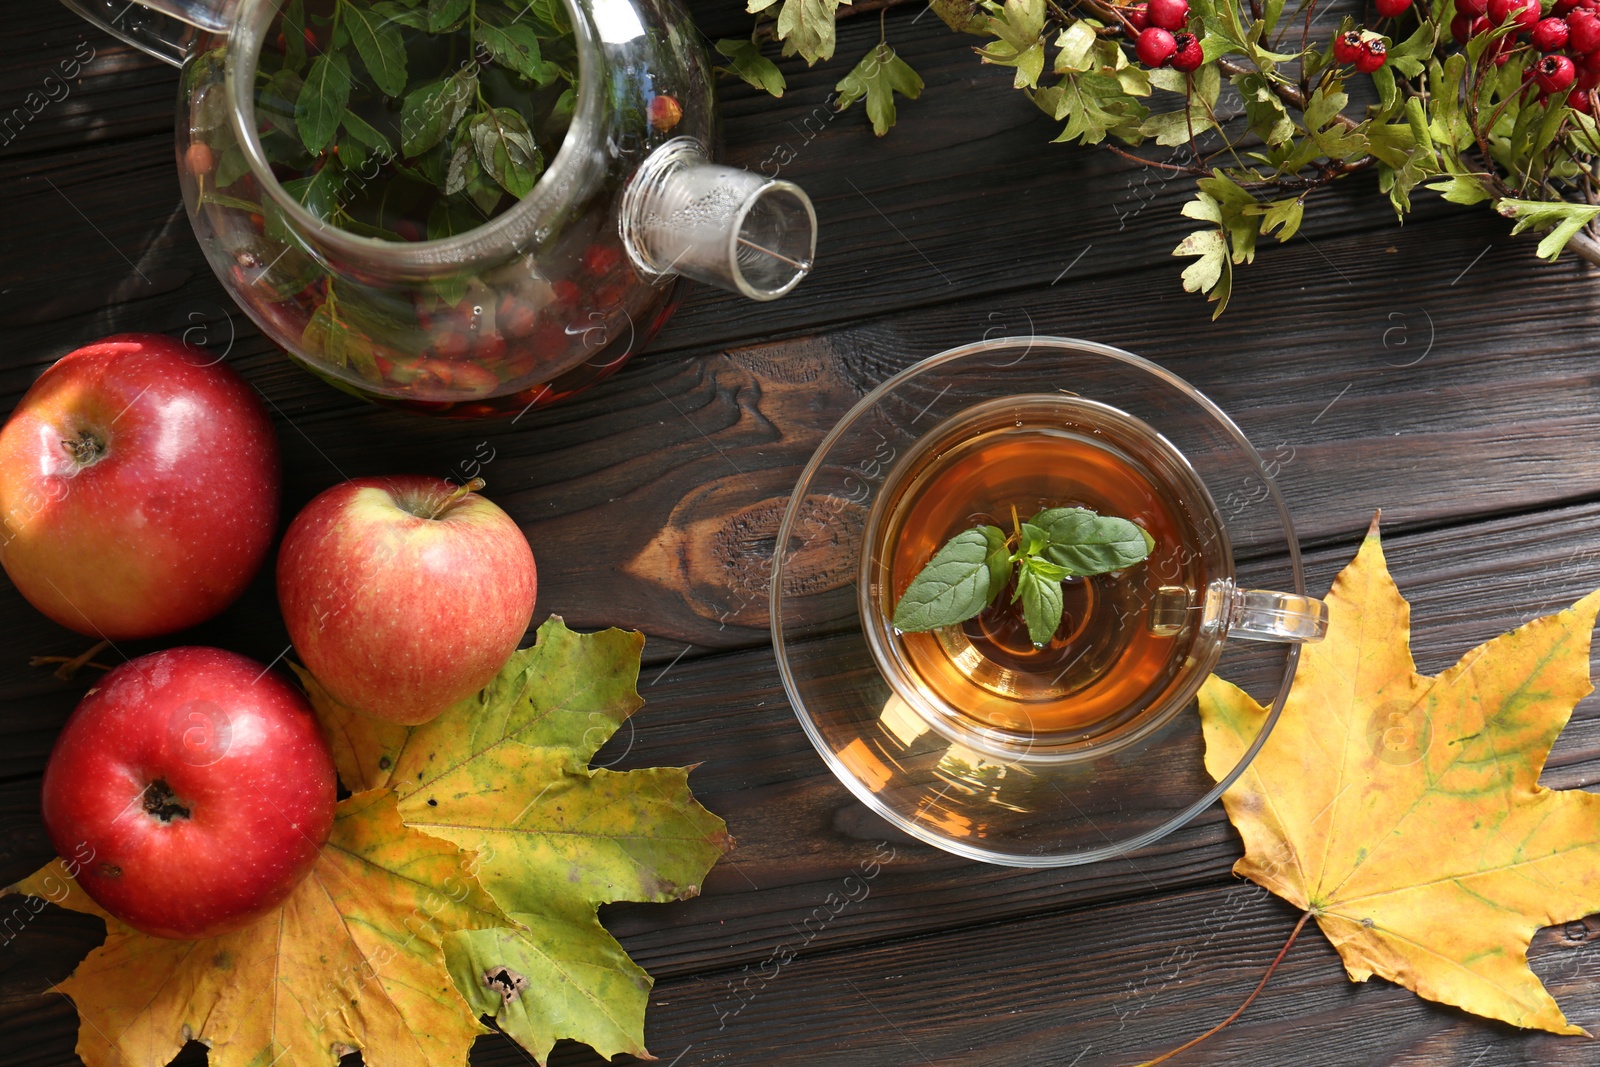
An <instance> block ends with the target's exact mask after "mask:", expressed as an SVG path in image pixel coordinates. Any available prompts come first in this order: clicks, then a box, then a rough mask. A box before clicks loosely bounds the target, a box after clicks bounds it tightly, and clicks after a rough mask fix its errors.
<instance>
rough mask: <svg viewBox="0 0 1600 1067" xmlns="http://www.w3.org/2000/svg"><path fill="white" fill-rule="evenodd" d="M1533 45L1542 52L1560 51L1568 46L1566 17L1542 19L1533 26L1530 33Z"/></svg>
mask: <svg viewBox="0 0 1600 1067" xmlns="http://www.w3.org/2000/svg"><path fill="white" fill-rule="evenodd" d="M1530 38H1531V39H1532V41H1533V47H1535V48H1537V49H1538V50H1539V51H1541V52H1559V51H1561V50H1562V49H1563V48H1565V47H1567V23H1566V20H1565V19H1557V18H1548V19H1540V20H1539V22H1538V23H1537V24H1536V25H1535V26H1534V27H1533V33H1532V34H1530Z"/></svg>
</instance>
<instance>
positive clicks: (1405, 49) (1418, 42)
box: [1379, 19, 1439, 78]
mask: <svg viewBox="0 0 1600 1067" xmlns="http://www.w3.org/2000/svg"><path fill="white" fill-rule="evenodd" d="M1438 39H1439V30H1438V24H1437V23H1434V22H1430V21H1428V20H1427V19H1423V20H1422V23H1421V25H1419V26H1418V27H1417V29H1416V32H1415V33H1413V34H1412V35H1411V36H1410V37H1407V38H1406V39H1405V40H1404V41H1401V42H1400V43H1399V44H1392V45H1390V46H1389V52H1388V55H1389V61H1388V62H1387V63H1386V64H1384V66H1383V67H1381V68H1379V69H1381V70H1387V69H1390V68H1392V69H1393V70H1395V71H1398V72H1400V73H1401V74H1403V75H1405V76H1406V77H1408V78H1415V77H1417V76H1418V75H1419V74H1421V73H1422V72H1423V69H1424V64H1425V63H1426V62H1427V60H1428V57H1429V56H1431V55H1433V50H1434V47H1435V45H1437V43H1438Z"/></svg>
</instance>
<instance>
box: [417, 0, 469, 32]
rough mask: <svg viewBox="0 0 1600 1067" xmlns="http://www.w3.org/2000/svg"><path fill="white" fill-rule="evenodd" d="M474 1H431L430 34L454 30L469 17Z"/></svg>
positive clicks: (429, 8) (429, 5)
mask: <svg viewBox="0 0 1600 1067" xmlns="http://www.w3.org/2000/svg"><path fill="white" fill-rule="evenodd" d="M471 6H472V0H429V2H428V32H429V33H444V32H446V31H447V30H451V29H454V28H455V27H456V26H458V25H459V24H460V23H461V20H462V19H464V18H466V17H467V10H468V8H470V7H471Z"/></svg>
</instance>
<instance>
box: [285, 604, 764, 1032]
mask: <svg viewBox="0 0 1600 1067" xmlns="http://www.w3.org/2000/svg"><path fill="white" fill-rule="evenodd" d="M643 647H644V638H643V636H642V635H640V634H638V633H632V632H624V631H621V630H607V631H604V632H602V633H598V634H577V633H574V632H573V631H571V630H569V629H567V627H566V626H565V624H564V623H563V622H562V621H561V619H560V618H558V617H553V618H551V619H550V620H548V621H547V622H545V623H544V625H542V626H541V627H540V628H539V637H538V643H537V644H535V645H534V647H532V648H530V649H526V650H523V651H520V652H515V653H513V654H512V657H511V659H510V660H509V661H508V662H507V663H506V665H505V667H504V668H502V669H501V671H500V673H499V674H498V675H497V676H496V677H495V678H494V679H492V680H491V681H490V682H489V684H488V685H487V686H485V687H484V688H483V690H482V691H481V692H479V693H478V694H476V695H475V696H473V697H470V698H468V699H467V700H464V701H462V702H461V703H460V704H458V705H456V706H455V707H452V708H450V709H448V710H447V711H445V712H444V713H443V714H442V715H440V716H439V717H438V718H436V719H434V720H433V721H431V722H429V723H426V724H424V725H422V726H415V727H405V726H398V725H395V724H392V723H386V722H381V721H379V720H376V719H370V718H367V717H365V716H362V715H358V714H356V713H354V712H351V711H350V710H348V709H346V708H343V707H341V706H340V705H338V704H337V703H335V702H334V701H333V700H332V699H331V698H330V697H329V696H328V695H327V693H326V692H325V691H324V690H323V689H322V687H321V686H320V685H318V684H317V682H316V679H315V678H313V677H311V676H310V675H309V674H307V673H306V672H304V671H299V672H298V673H299V674H300V677H301V680H302V682H304V684H305V686H306V689H307V692H308V693H309V694H310V696H311V701H312V705H313V707H315V708H316V710H317V714H318V717H319V718H320V719H321V720H322V722H323V724H324V726H325V728H326V732H327V734H328V736H329V740H330V744H331V747H332V748H333V754H334V762H335V764H336V766H337V767H338V769H339V777H340V779H341V780H342V781H344V782H345V783H346V785H348V786H350V787H351V788H358V789H359V788H379V787H380V786H386V787H389V788H392V789H393V790H394V791H395V793H396V794H397V796H398V799H399V814H400V818H401V819H402V820H403V821H404V823H405V825H407V826H409V827H412V828H414V829H417V830H421V831H422V832H424V833H425V834H430V835H433V836H434V837H437V838H443V839H444V840H446V841H450V842H452V843H454V844H456V845H458V846H460V847H463V848H470V849H473V850H475V851H476V852H477V853H478V855H479V856H480V857H481V863H480V865H479V866H478V867H477V869H476V874H477V877H478V880H479V881H480V882H481V883H482V885H483V887H484V889H486V890H487V891H488V893H489V895H490V896H491V897H492V898H493V900H494V902H495V903H496V904H497V905H499V907H500V908H502V909H503V910H504V911H505V912H507V913H508V914H510V915H511V917H512V918H513V919H514V920H515V921H516V922H517V923H519V924H521V927H520V928H519V927H510V926H501V927H498V928H494V929H491V930H474V931H469V932H464V933H456V934H450V935H449V936H447V937H446V938H445V942H444V952H445V962H446V964H447V966H448V968H449V971H450V974H451V976H452V977H453V978H454V979H455V982H456V985H457V987H458V988H459V989H460V991H461V993H462V995H463V996H465V997H466V998H467V1000H468V1002H469V1003H470V1004H471V1006H472V1009H473V1014H475V1015H488V1016H492V1017H493V1018H494V1019H495V1022H496V1024H497V1025H498V1026H499V1028H500V1029H501V1030H503V1031H505V1032H506V1033H507V1034H508V1035H509V1036H510V1037H511V1038H512V1039H513V1040H515V1041H516V1042H517V1043H518V1044H520V1045H521V1046H522V1047H523V1048H525V1049H527V1050H528V1052H529V1053H531V1054H532V1055H533V1056H534V1057H535V1058H536V1059H538V1060H539V1061H540V1062H541V1063H542V1062H544V1060H545V1058H546V1057H547V1056H548V1055H549V1052H550V1049H551V1047H552V1046H553V1045H554V1044H555V1042H556V1041H557V1040H560V1039H563V1038H572V1039H575V1040H578V1041H582V1042H585V1043H587V1044H589V1045H590V1046H592V1047H593V1048H594V1049H595V1050H596V1051H597V1052H599V1053H600V1054H601V1055H602V1056H604V1057H608V1058H609V1057H611V1056H613V1055H616V1054H617V1053H619V1052H627V1053H631V1054H633V1055H635V1056H640V1057H644V1058H648V1057H649V1054H648V1052H647V1051H646V1050H645V1045H644V1013H645V1004H646V1001H647V999H648V996H649V991H650V984H651V982H650V977H649V976H648V975H647V974H645V972H644V971H643V970H642V969H640V968H639V966H638V965H637V964H635V963H634V962H633V961H632V960H630V959H629V958H628V956H627V953H626V952H625V951H624V950H623V949H622V947H621V946H620V945H618V944H617V942H616V940H615V939H614V938H612V936H611V935H610V934H609V933H608V932H607V931H606V930H605V928H604V927H603V926H601V925H600V922H599V920H598V918H597V915H596V909H597V908H598V906H599V905H601V904H605V903H611V902H614V901H620V900H634V901H660V902H665V901H671V900H680V899H684V898H687V897H692V896H695V895H696V894H698V893H699V891H700V886H701V884H702V882H703V880H704V878H705V875H706V872H707V871H708V870H709V869H710V867H711V866H712V864H714V863H715V862H716V861H717V859H718V858H720V857H721V855H722V854H723V853H724V852H726V851H727V850H728V849H729V848H730V847H731V846H732V839H731V838H729V837H728V834H727V830H726V827H725V826H724V824H723V822H722V820H721V819H719V818H717V817H716V816H715V815H712V814H711V813H710V812H708V811H706V810H705V809H704V808H703V807H701V806H700V804H699V803H698V802H697V801H696V800H695V799H694V797H693V796H692V795H691V793H690V792H689V788H688V781H687V778H688V771H687V770H686V769H684V768H676V767H672V768H649V769H644V770H631V771H626V772H620V773H619V772H614V771H609V770H596V769H591V768H590V766H589V764H590V761H591V760H592V759H593V757H594V755H595V753H596V752H597V751H598V750H599V749H600V746H601V745H603V744H605V742H606V741H607V739H609V738H610V737H611V735H612V734H613V733H614V732H615V731H616V729H617V727H618V726H620V725H621V724H622V723H623V722H624V721H625V720H627V718H628V717H629V716H630V715H632V714H633V713H634V711H636V710H637V709H638V708H639V706H640V705H641V704H642V703H643V702H642V701H641V700H640V699H639V695H638V689H637V685H638V674H639V654H640V651H641V650H642V648H643ZM297 670H298V669H297ZM356 783H361V785H359V786H358V785H357V784H356ZM469 842H470V843H469Z"/></svg>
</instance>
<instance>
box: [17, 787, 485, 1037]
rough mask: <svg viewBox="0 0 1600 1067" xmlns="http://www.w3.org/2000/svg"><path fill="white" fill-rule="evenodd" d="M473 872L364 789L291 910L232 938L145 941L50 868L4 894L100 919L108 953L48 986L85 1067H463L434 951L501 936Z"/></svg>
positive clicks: (459, 1005) (457, 1004)
mask: <svg viewBox="0 0 1600 1067" xmlns="http://www.w3.org/2000/svg"><path fill="white" fill-rule="evenodd" d="M475 862H476V857H475V856H474V855H473V854H472V853H470V852H466V851H463V850H462V849H460V848H457V847H456V846H455V845H452V844H450V843H449V842H446V841H442V840H440V839H438V838H437V837H432V836H429V835H427V834H424V833H420V832H418V831H415V830H411V829H409V828H407V827H406V826H405V825H404V824H403V823H401V821H400V817H399V814H398V813H397V811H396V810H395V800H394V795H393V794H392V793H391V792H389V791H388V790H373V791H369V792H364V793H358V794H356V795H355V796H352V797H349V798H348V799H346V800H344V801H341V802H340V804H339V806H338V808H337V809H336V810H335V815H334V823H333V832H332V833H331V835H330V836H329V838H328V843H327V845H326V846H324V848H323V850H322V854H321V855H320V856H319V857H318V859H317V863H316V866H315V867H313V868H312V870H311V873H310V875H308V876H307V877H306V880H305V881H303V882H301V883H300V885H299V886H298V887H297V888H296V889H295V891H294V892H293V893H292V894H291V895H290V896H289V899H288V900H286V901H284V903H283V905H282V906H281V907H280V908H279V909H278V910H277V911H276V912H274V913H273V914H271V915H269V916H268V917H266V918H264V919H262V920H261V921H260V922H258V923H255V924H253V925H251V926H249V927H246V928H245V929H243V930H238V931H235V932H234V933H231V934H224V935H222V936H220V937H213V938H207V939H205V940H203V941H171V940H167V939H165V938H157V937H148V936H146V935H144V934H141V933H139V932H138V931H136V930H134V929H132V928H131V927H128V926H126V925H124V924H123V923H121V922H119V921H118V920H117V919H115V918H113V917H111V916H110V915H108V914H107V913H106V912H105V911H103V910H101V908H100V907H98V906H97V905H96V904H95V903H94V901H92V900H90V899H89V896H88V894H87V893H84V892H83V891H82V890H81V889H79V888H78V887H77V886H76V884H75V883H73V882H72V881H71V877H70V873H69V872H68V870H67V869H65V868H64V867H63V865H62V862H61V861H60V860H56V861H54V862H53V863H51V864H50V865H49V866H47V867H45V868H44V869H42V870H40V871H39V872H37V873H36V874H34V875H32V876H31V877H29V878H28V879H26V880H24V881H22V882H19V883H17V884H16V885H14V886H11V887H9V890H8V891H12V892H21V893H29V894H32V895H34V896H41V897H46V898H47V899H50V900H52V901H54V902H55V903H58V904H60V905H61V906H62V907H66V908H70V909H72V910H74V911H81V912H87V913H88V914H91V915H98V916H99V917H100V918H101V919H102V920H104V921H105V924H106V940H105V943H104V944H103V945H101V946H100V947H99V948H97V949H95V950H94V951H93V952H91V953H89V955H88V956H87V957H85V958H84V961H83V962H82V963H80V964H79V965H78V968H77V970H75V971H73V973H72V977H70V978H68V979H67V980H66V981H65V982H63V983H61V985H60V986H58V987H57V988H58V989H59V990H60V991H61V992H63V993H65V994H67V995H68V996H70V997H71V998H72V1000H73V1003H74V1004H75V1005H76V1006H77V1008H78V1015H79V1018H80V1019H81V1021H82V1022H81V1025H80V1026H79V1028H78V1047H77V1052H78V1056H79V1057H80V1058H81V1059H82V1060H83V1062H84V1063H85V1064H87V1065H88V1067H163V1065H165V1064H166V1063H168V1062H169V1061H170V1060H171V1059H172V1058H173V1057H174V1056H176V1055H177V1054H178V1050H179V1049H181V1048H182V1047H183V1045H184V1043H185V1042H186V1041H188V1040H189V1039H190V1038H198V1039H200V1040H201V1041H204V1042H205V1043H206V1044H208V1045H209V1046H210V1047H211V1052H210V1055H209V1063H210V1064H211V1067H245V1065H250V1064H254V1065H260V1064H269V1063H270V1064H272V1065H273V1067H326V1065H332V1064H336V1063H337V1062H338V1061H339V1057H340V1054H341V1053H343V1052H347V1051H349V1050H351V1049H361V1050H362V1053H363V1059H364V1060H365V1062H366V1063H367V1064H368V1065H370V1067H408V1065H412V1064H423V1063H427V1064H441V1065H443V1064H465V1063H466V1062H467V1051H468V1050H469V1049H470V1048H471V1047H472V1042H473V1040H474V1039H475V1038H476V1037H477V1035H478V1034H480V1033H484V1032H486V1031H485V1030H484V1028H483V1027H482V1026H481V1025H480V1024H479V1023H478V1020H477V1016H476V1013H475V1012H473V1011H472V1010H471V1009H470V1008H469V1007H468V1006H467V1003H466V1001H464V1000H463V999H462V998H461V996H460V995H459V994H458V993H457V992H456V989H455V986H454V985H453V984H452V982H451V978H450V974H449V972H448V971H447V970H446V967H445V959H444V952H443V948H442V940H443V938H444V937H446V936H447V935H449V934H451V933H452V932H455V931H459V930H465V929H471V928H474V927H498V926H503V925H504V924H505V922H506V917H505V916H504V915H503V914H502V913H501V912H500V910H499V909H498V908H497V907H496V906H495V904H494V901H493V900H491V899H490V898H489V896H488V894H487V893H486V892H485V891H484V890H483V888H482V887H481V886H479V885H478V884H477V883H476V881H475V880H474V879H473V877H472V874H471V870H472V866H473V865H474V863H475ZM63 885H65V887H66V891H63Z"/></svg>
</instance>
